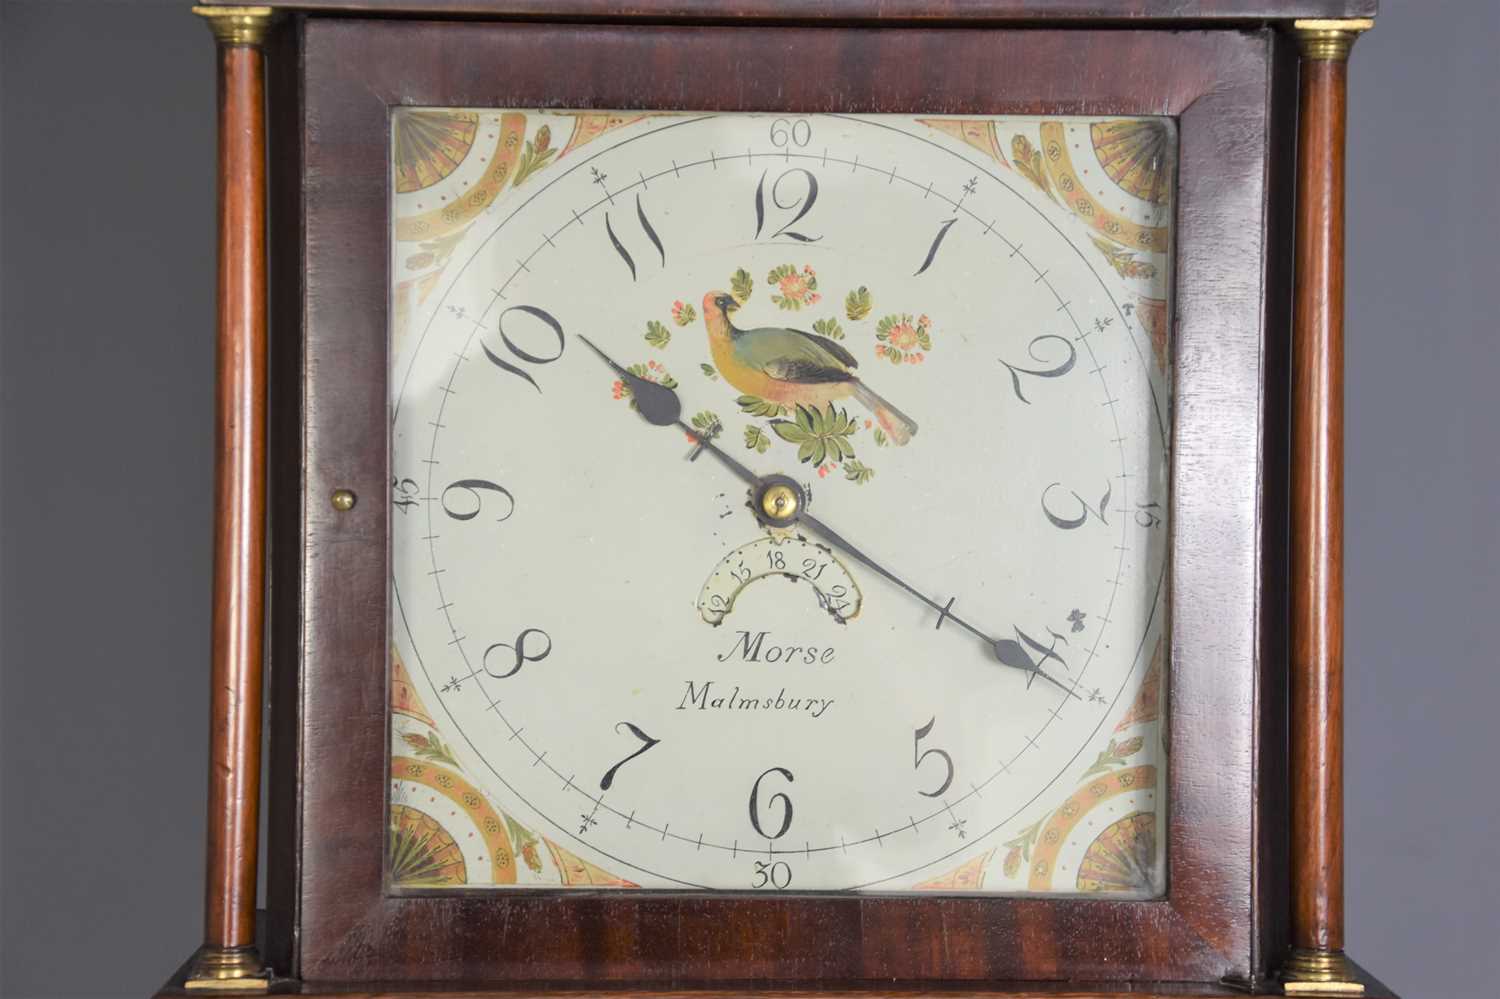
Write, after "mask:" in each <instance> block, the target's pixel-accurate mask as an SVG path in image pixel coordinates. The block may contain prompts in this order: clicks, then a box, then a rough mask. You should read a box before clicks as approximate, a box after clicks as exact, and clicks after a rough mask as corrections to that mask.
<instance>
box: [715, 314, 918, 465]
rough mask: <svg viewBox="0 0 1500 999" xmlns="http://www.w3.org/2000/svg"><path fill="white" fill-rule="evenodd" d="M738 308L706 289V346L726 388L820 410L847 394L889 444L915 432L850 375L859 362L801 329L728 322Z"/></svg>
mask: <svg viewBox="0 0 1500 999" xmlns="http://www.w3.org/2000/svg"><path fill="white" fill-rule="evenodd" d="M739 307H740V303H739V301H738V300H737V299H736V298H735V297H734V296H733V295H731V294H729V293H728V292H724V291H711V292H709V293H708V294H707V295H704V296H703V324H704V325H705V326H707V327H708V346H709V349H710V350H711V351H712V352H713V357H714V364H715V365H716V366H717V367H718V369H719V373H720V374H722V375H723V376H724V379H725V380H726V381H728V382H729V384H731V385H733V386H734V387H735V388H737V389H739V390H740V391H741V392H744V393H746V394H747V395H754V396H759V397H760V398H762V399H765V400H767V401H769V402H778V403H783V404H785V405H797V404H799V403H800V404H801V405H804V406H809V407H821V406H823V405H824V404H825V403H828V402H831V401H832V400H834V399H844V398H847V397H849V396H851V395H852V396H853V397H854V398H855V400H856V401H857V402H859V404H860V405H862V406H864V407H865V408H866V409H868V410H869V411H870V412H871V413H873V414H874V415H875V419H877V420H879V421H880V426H881V427H882V428H883V429H884V430H885V432H886V433H887V434H888V435H890V438H891V441H892V442H893V443H895V444H898V445H900V444H905V443H906V442H908V441H910V440H911V438H912V435H913V434H915V433H916V432H917V424H916V422H915V421H913V420H912V418H911V417H909V416H907V415H906V414H905V413H903V412H901V410H899V409H897V408H896V407H895V406H892V405H891V404H890V403H889V402H887V401H886V400H885V399H884V398H882V397H881V396H880V395H879V394H878V393H876V391H875V390H874V389H872V388H870V387H869V386H868V385H866V384H865V383H864V382H862V381H860V380H859V377H858V376H857V375H855V374H854V369H855V368H857V367H859V362H858V361H856V360H855V359H854V355H852V354H850V353H849V352H848V351H847V350H845V349H844V348H843V347H841V346H839V345H838V344H837V343H835V342H833V341H832V340H830V339H828V338H827V337H822V336H817V335H816V334H813V333H804V332H803V331H802V330H794V329H785V328H781V327H775V326H763V327H761V328H759V329H753V330H742V329H739V328H737V327H736V326H735V325H734V323H732V322H730V319H729V314H730V313H732V312H734V311H735V310H736V309H738V308H739Z"/></svg>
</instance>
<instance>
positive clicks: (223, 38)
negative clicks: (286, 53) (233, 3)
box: [193, 7, 276, 46]
mask: <svg viewBox="0 0 1500 999" xmlns="http://www.w3.org/2000/svg"><path fill="white" fill-rule="evenodd" d="M193 13H194V14H197V15H198V16H199V17H201V18H203V19H204V20H205V21H207V22H208V30H209V31H212V32H213V33H214V41H216V42H218V43H219V44H220V45H250V46H259V45H260V44H261V43H262V42H264V41H265V40H266V32H267V31H268V30H270V27H271V19H272V18H273V17H275V15H276V12H275V11H274V10H272V9H271V8H270V7H194V8H193Z"/></svg>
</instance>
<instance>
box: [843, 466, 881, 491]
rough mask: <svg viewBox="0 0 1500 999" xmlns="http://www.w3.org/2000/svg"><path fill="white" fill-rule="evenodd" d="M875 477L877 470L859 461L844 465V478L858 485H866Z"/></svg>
mask: <svg viewBox="0 0 1500 999" xmlns="http://www.w3.org/2000/svg"><path fill="white" fill-rule="evenodd" d="M874 477H875V469H873V468H871V467H870V466H869V465H866V464H863V463H861V462H858V461H852V460H851V461H849V462H847V463H846V464H845V465H844V478H845V479H847V480H848V481H850V482H853V483H855V484H856V485H861V486H862V485H864V484H865V483H866V482H869V481H870V480H871V479H873V478H874Z"/></svg>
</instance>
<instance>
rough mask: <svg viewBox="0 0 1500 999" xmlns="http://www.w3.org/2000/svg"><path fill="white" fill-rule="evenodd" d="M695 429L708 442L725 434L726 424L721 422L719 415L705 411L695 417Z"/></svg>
mask: <svg viewBox="0 0 1500 999" xmlns="http://www.w3.org/2000/svg"><path fill="white" fill-rule="evenodd" d="M693 429H694V430H696V431H698V433H700V434H702V435H703V436H704V437H705V438H707V439H708V440H713V439H714V438H715V437H718V436H719V435H720V434H722V433H723V432H724V424H722V423H720V422H719V417H718V414H717V413H713V412H710V411H709V410H706V409H705V410H704V411H703V412H701V413H699V414H698V415H696V416H694V417H693Z"/></svg>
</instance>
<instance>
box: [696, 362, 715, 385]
mask: <svg viewBox="0 0 1500 999" xmlns="http://www.w3.org/2000/svg"><path fill="white" fill-rule="evenodd" d="M698 370H699V371H701V372H703V374H704V376H705V377H706V378H708V380H709V381H714V382H716V381H718V380H719V373H718V372H717V371H715V370H714V366H713V365H712V364H700V365H698Z"/></svg>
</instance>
